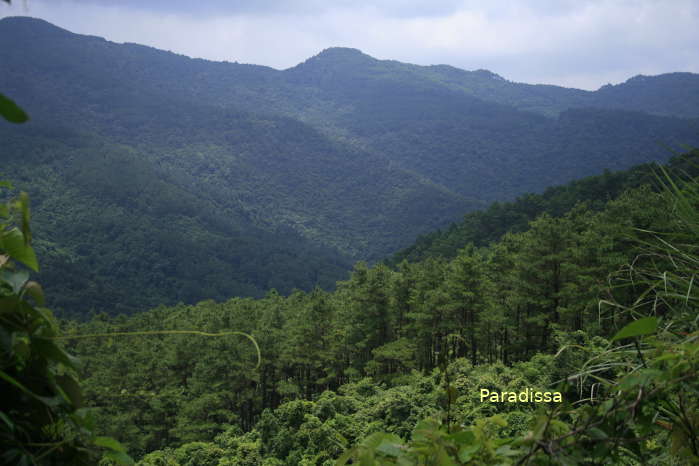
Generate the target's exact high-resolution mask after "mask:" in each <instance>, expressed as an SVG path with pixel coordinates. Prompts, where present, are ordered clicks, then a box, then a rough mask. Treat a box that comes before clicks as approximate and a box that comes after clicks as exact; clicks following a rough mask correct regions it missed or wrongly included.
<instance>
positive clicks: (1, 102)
mask: <svg viewBox="0 0 699 466" xmlns="http://www.w3.org/2000/svg"><path fill="white" fill-rule="evenodd" d="M0 115H1V116H2V117H4V118H5V119H6V120H7V121H10V122H12V123H24V122H25V121H27V120H28V119H29V116H27V114H26V113H25V112H24V110H22V109H21V108H19V107H18V106H17V104H16V103H14V102H13V101H12V100H10V99H8V98H7V97H5V96H4V95H2V94H0Z"/></svg>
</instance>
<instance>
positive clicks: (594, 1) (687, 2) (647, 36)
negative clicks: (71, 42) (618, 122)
mask: <svg viewBox="0 0 699 466" xmlns="http://www.w3.org/2000/svg"><path fill="white" fill-rule="evenodd" d="M18 15H22V16H33V17H37V18H42V19H45V20H47V21H49V22H51V23H53V24H55V25H57V26H60V27H62V28H65V29H68V30H70V31H72V32H76V33H80V34H90V35H96V36H101V37H104V38H106V39H108V40H111V41H114V42H135V43H139V44H145V45H150V46H152V47H157V48H160V49H164V50H171V51H173V52H176V53H180V54H184V55H188V56H190V57H198V58H205V59H210V60H226V61H237V62H240V63H254V64H258V65H267V66H271V67H274V68H278V69H285V68H289V67H292V66H294V65H296V64H298V63H300V62H303V61H304V60H306V59H307V58H309V57H311V56H313V55H316V54H317V53H319V52H320V51H321V50H323V49H325V48H328V47H334V46H342V47H353V48H358V49H360V50H362V51H363V52H364V53H367V54H369V55H371V56H373V57H376V58H379V59H392V60H399V61H403V62H408V63H415V64H419V65H433V64H448V65H452V66H456V67H458V68H462V69H466V70H475V69H488V70H490V71H493V72H495V73H498V74H499V75H501V76H503V77H504V78H506V79H508V80H510V81H518V82H527V83H545V84H557V85H561V86H566V87H577V88H581V89H589V90H594V89H597V88H599V87H600V86H602V85H605V84H608V83H612V84H616V83H619V82H623V81H626V80H627V79H628V78H630V77H632V76H635V75H638V74H645V75H654V74H660V73H667V72H672V71H691V72H699V0H575V1H571V0H480V1H476V0H431V1H430V0H426V1H418V0H375V1H371V2H366V1H363V0H240V1H237V0H13V1H12V4H11V5H6V4H5V3H1V4H0V17H3V16H18Z"/></svg>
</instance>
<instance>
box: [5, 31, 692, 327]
mask: <svg viewBox="0 0 699 466" xmlns="http://www.w3.org/2000/svg"><path fill="white" fill-rule="evenodd" d="M0 39H1V40H3V41H4V43H6V44H10V43H11V44H13V46H12V47H3V48H2V49H0V62H1V63H3V70H2V72H1V73H0V90H1V91H2V92H3V93H4V94H7V95H9V96H12V98H13V99H15V100H16V101H17V102H18V103H19V104H20V105H21V106H22V107H23V108H24V109H25V110H27V112H28V113H29V114H30V116H31V121H30V122H29V123H27V124H25V125H23V127H16V126H10V125H9V124H2V125H0V135H1V137H2V138H3V142H4V145H3V148H2V149H1V150H2V160H3V164H2V167H1V168H0V171H2V173H3V175H4V176H5V177H6V178H9V179H11V180H13V181H14V182H15V184H16V185H17V186H18V187H19V188H21V189H24V190H27V191H28V192H29V193H30V195H31V196H32V198H33V200H34V207H33V210H34V213H35V228H36V232H35V237H36V239H37V246H38V247H39V249H40V253H41V256H42V257H43V258H44V269H43V270H44V271H43V277H41V279H42V283H44V284H45V285H46V286H47V287H48V288H49V289H50V291H51V292H50V293H49V296H53V297H54V300H55V301H54V302H53V303H50V304H51V305H52V307H54V308H58V309H61V310H64V311H67V310H71V311H73V312H76V313H84V312H87V311H89V310H91V309H94V310H107V311H110V312H115V311H133V310H136V309H144V308H147V307H151V306H153V305H156V304H158V303H176V302H178V301H184V302H196V301H197V300H201V299H205V298H214V299H223V298H225V297H227V296H232V295H253V296H259V295H262V294H264V293H265V290H267V289H269V288H272V287H274V288H277V289H278V290H279V291H280V292H283V293H287V292H289V291H290V290H292V289H293V288H302V289H309V288H312V287H313V286H315V285H320V286H323V287H331V286H332V283H334V282H335V280H337V279H339V278H342V277H344V275H345V274H346V271H347V270H348V269H349V264H350V263H351V262H353V261H355V260H370V261H375V260H378V259H381V258H382V257H385V256H386V255H388V254H390V253H393V252H395V251H397V250H399V249H400V248H403V247H406V246H408V245H410V244H411V243H412V242H413V241H414V239H415V238H416V237H417V236H418V235H420V234H424V233H427V232H429V231H433V230H435V229H437V228H440V227H443V226H446V225H448V224H449V223H450V222H452V221H454V220H457V219H458V218H460V217H461V216H462V215H463V214H464V213H466V212H469V211H472V210H475V209H479V208H482V207H485V206H486V205H487V203H489V202H491V201H494V200H509V199H513V198H515V197H516V196H518V195H521V194H522V193H525V192H530V191H532V192H538V191H541V190H543V189H545V188H546V187H548V186H550V185H553V184H559V183H563V182H567V181H569V180H572V179H575V178H579V177H582V176H587V175H593V174H596V173H599V172H601V171H602V170H604V169H623V168H626V167H629V166H631V165H634V164H638V163H642V162H647V161H650V160H665V159H667V158H669V156H670V155H671V153H670V152H669V151H668V150H667V148H668V147H670V148H673V147H678V145H679V144H697V143H699V131H697V129H698V128H699V124H698V120H697V117H699V97H698V96H697V93H696V89H698V88H699V76H697V75H693V74H689V73H684V74H678V75H674V74H673V75H664V76H659V77H647V78H642V79H641V78H634V79H631V80H629V81H628V82H627V83H624V84H621V85H618V86H611V87H604V88H602V89H600V90H599V91H596V92H587V91H580V90H575V89H565V88H561V87H556V86H540V85H528V84H520V83H512V82H509V81H507V80H506V79H504V78H502V77H500V76H498V75H496V74H494V73H492V72H489V71H485V70H478V71H463V70H459V69H456V68H453V67H449V66H446V65H439V66H429V67H424V66H417V65H410V64H405V63H400V62H396V61H390V60H377V59H375V58H372V57H370V56H368V55H366V54H363V53H362V52H361V51H359V50H355V49H347V48H330V49H327V50H324V51H322V52H321V53H320V54H318V55H316V56H314V57H311V58H309V59H308V60H306V61H305V62H304V63H301V64H299V65H298V66H295V67H293V68H290V69H288V70H275V69H272V68H268V67H263V66H256V65H246V64H238V63H227V62H223V63H218V62H210V61H206V60H201V59H191V58H188V57H184V56H181V55H177V54H174V53H170V52H165V51H161V50H157V49H154V48H151V47H145V46H141V45H137V44H116V43H112V42H109V41H106V40H104V39H102V38H99V37H93V36H84V35H78V34H73V33H70V32H68V31H66V30H64V29H61V28H58V27H56V26H53V25H51V24H49V23H47V22H45V21H41V20H37V19H32V18H4V19H2V20H0ZM678 83H681V85H678ZM641 96H643V97H642V98H641ZM134 290H138V292H135V291H134Z"/></svg>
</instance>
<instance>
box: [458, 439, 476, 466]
mask: <svg viewBox="0 0 699 466" xmlns="http://www.w3.org/2000/svg"><path fill="white" fill-rule="evenodd" d="M480 448H481V445H480V444H479V443H477V444H475V445H464V446H463V447H461V448H459V461H461V462H463V463H468V462H469V461H471V458H473V455H474V454H475V453H476V452H477V451H478V450H480Z"/></svg>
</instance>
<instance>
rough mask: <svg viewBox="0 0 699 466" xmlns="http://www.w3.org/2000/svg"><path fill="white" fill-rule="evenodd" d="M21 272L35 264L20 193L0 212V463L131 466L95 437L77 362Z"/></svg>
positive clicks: (119, 450) (114, 445)
mask: <svg viewBox="0 0 699 466" xmlns="http://www.w3.org/2000/svg"><path fill="white" fill-rule="evenodd" d="M2 187H3V188H11V185H10V184H9V183H3V184H2ZM17 223H18V224H19V226H17V225H16V224H17ZM27 269H29V270H33V271H35V272H36V271H38V269H39V264H38V262H37V259H36V255H35V253H34V250H33V249H32V247H31V231H30V228H29V199H28V197H27V195H26V194H25V193H22V194H20V196H19V197H18V198H17V199H12V200H9V201H7V202H5V203H4V204H1V205H0V351H2V359H0V379H1V380H2V382H1V385H0V387H1V390H2V397H0V409H1V410H0V444H2V445H3V447H4V452H3V453H2V456H0V461H1V462H2V463H4V464H94V462H95V461H96V459H97V458H98V456H99V451H100V448H104V449H106V453H105V456H107V457H110V458H112V459H114V460H116V461H117V462H119V463H121V464H129V463H132V460H131V459H130V458H129V457H128V455H126V452H125V449H124V448H123V447H122V446H121V445H120V444H119V442H117V441H116V440H114V439H111V438H107V437H97V436H95V435H94V433H93V425H92V420H91V416H90V412H89V411H88V410H85V409H83V408H82V391H81V388H80V385H79V383H78V380H77V375H76V370H77V360H76V359H75V358H74V357H72V356H71V355H70V354H68V353H67V352H66V351H65V350H64V349H63V348H62V347H61V346H60V345H59V344H58V343H57V341H56V338H57V337H58V336H59V333H58V326H57V324H56V321H55V319H54V318H53V316H52V314H51V311H49V310H48V309H46V308H45V307H43V305H44V295H43V291H42V289H41V286H40V285H39V284H38V283H36V282H34V281H31V280H30V279H29V272H28V270H27Z"/></svg>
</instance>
